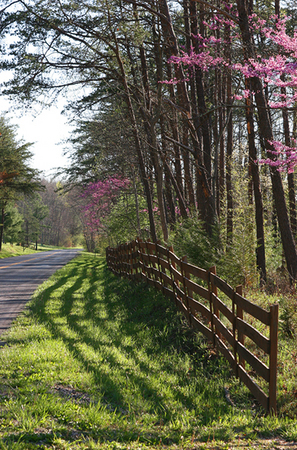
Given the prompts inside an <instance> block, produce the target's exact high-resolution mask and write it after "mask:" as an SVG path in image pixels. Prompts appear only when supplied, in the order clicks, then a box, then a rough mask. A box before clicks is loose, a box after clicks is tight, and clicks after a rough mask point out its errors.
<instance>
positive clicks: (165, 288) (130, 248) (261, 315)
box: [106, 240, 278, 414]
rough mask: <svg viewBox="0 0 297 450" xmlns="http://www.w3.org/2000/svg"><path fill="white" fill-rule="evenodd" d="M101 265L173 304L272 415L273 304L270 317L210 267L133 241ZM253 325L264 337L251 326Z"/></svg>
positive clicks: (274, 373)
mask: <svg viewBox="0 0 297 450" xmlns="http://www.w3.org/2000/svg"><path fill="white" fill-rule="evenodd" d="M106 260H107V265H108V268H109V269H110V270H111V271H112V272H113V273H114V274H116V275H120V276H125V277H129V278H131V279H134V280H142V281H146V282H147V283H148V284H150V285H152V286H154V287H155V288H157V289H159V290H161V291H162V292H163V294H164V295H166V296H168V297H170V298H171V299H172V300H174V301H175V303H176V305H177V307H178V308H179V310H180V311H182V313H183V314H184V315H185V317H186V318H187V320H188V322H189V325H190V326H191V327H192V328H193V329H195V330H198V331H200V332H201V333H203V334H204V335H205V336H206V338H207V339H208V340H209V341H211V342H212V343H213V345H214V346H215V347H216V348H217V349H218V350H220V352H221V353H222V354H223V355H224V357H225V358H226V359H227V360H228V361H229V363H230V365H231V367H232V369H233V370H234V372H235V374H236V376H237V377H239V378H240V379H241V380H242V381H243V382H244V384H245V385H246V386H247V387H248V389H249V390H250V391H251V393H252V394H253V395H254V397H255V398H256V399H257V400H258V401H259V402H260V403H261V405H262V406H263V408H264V409H266V410H267V411H270V412H273V413H274V414H276V377H277V335H278V305H277V304H276V305H273V306H270V309H269V311H267V310H265V309H263V308H261V307H260V306H258V305H256V304H254V303H252V302H250V301H249V300H247V299H246V298H244V297H243V296H242V287H241V286H238V287H237V288H236V289H235V290H234V289H233V288H232V287H231V286H230V285H229V284H228V283H226V282H225V281H223V280H222V279H221V278H219V277H218V276H217V275H216V269H215V267H212V268H211V269H209V270H204V269H201V268H199V267H196V266H194V265H192V264H189V263H188V262H187V260H186V257H184V258H182V259H179V258H178V257H177V256H176V255H175V254H174V252H173V248H172V247H171V248H165V247H163V246H161V245H160V244H159V243H157V244H155V243H152V242H150V241H148V242H142V241H141V240H135V241H132V242H130V243H128V244H124V245H120V246H119V247H117V248H110V247H108V248H107V249H106ZM199 283H200V284H199ZM218 290H219V291H220V297H221V298H219V296H218ZM222 298H223V300H224V301H223V300H222ZM256 321H257V324H258V326H257V328H259V329H260V330H261V331H264V330H265V331H266V335H267V336H269V337H266V336H265V335H264V334H262V332H260V331H258V329H256V328H255V327H254V326H253V325H254V324H255V322H256ZM247 347H248V348H247ZM264 361H265V362H264ZM246 362H247V363H248V365H249V370H246V367H245V363H246ZM257 376H260V377H262V378H263V379H264V380H265V381H266V382H267V384H266V386H267V388H265V390H266V391H267V392H268V395H267V394H266V393H265V392H264V391H263V389H261V388H260V387H259V386H258V384H257V383H256V381H255V379H254V378H255V377H257Z"/></svg>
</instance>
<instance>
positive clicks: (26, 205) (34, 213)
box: [18, 193, 48, 250]
mask: <svg viewBox="0 0 297 450" xmlns="http://www.w3.org/2000/svg"><path fill="white" fill-rule="evenodd" d="M18 209H19V211H20V212H21V214H22V216H23V227H22V228H23V229H22V244H23V245H26V246H27V247H29V245H30V243H31V242H34V243H35V250H37V247H38V238H39V237H40V233H41V229H42V221H43V220H44V219H45V218H46V216H47V215H48V207H47V206H46V205H45V204H44V203H43V201H42V197H41V195H40V194H39V193H35V194H34V195H32V196H30V197H26V198H24V200H23V201H21V202H19V203H18Z"/></svg>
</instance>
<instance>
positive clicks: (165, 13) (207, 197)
mask: <svg viewBox="0 0 297 450" xmlns="http://www.w3.org/2000/svg"><path fill="white" fill-rule="evenodd" d="M158 4H159V10H160V13H161V16H160V18H161V26H162V31H163V36H164V40H165V45H166V46H167V49H168V56H179V47H178V43H177V39H176V35H175V33H174V30H173V26H172V21H171V16H170V12H169V8H168V3H167V0H158ZM175 77H176V78H177V80H179V83H178V84H177V100H178V103H179V105H180V107H181V108H182V111H183V117H185V118H187V122H186V124H187V125H188V126H189V127H191V136H192V140H193V144H194V146H195V152H196V153H195V159H196V161H195V163H196V176H197V193H198V195H199V198H197V200H198V206H199V213H200V217H201V219H202V221H203V224H204V228H205V230H206V232H207V233H208V234H209V235H212V226H213V224H214V223H215V219H216V217H215V208H214V204H213V197H212V192H211V189H210V185H209V182H208V176H207V171H206V169H205V165H204V161H203V154H202V151H201V148H199V145H198V139H197V136H195V129H194V127H193V125H192V122H191V105H190V100H189V96H188V92H187V88H186V84H185V77H184V73H183V70H182V67H181V66H180V65H175Z"/></svg>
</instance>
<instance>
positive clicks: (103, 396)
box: [0, 253, 297, 450]
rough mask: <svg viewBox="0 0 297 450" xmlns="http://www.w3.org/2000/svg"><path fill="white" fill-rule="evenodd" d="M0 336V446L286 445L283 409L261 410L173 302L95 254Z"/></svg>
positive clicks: (293, 429)
mask: <svg viewBox="0 0 297 450" xmlns="http://www.w3.org/2000/svg"><path fill="white" fill-rule="evenodd" d="M1 338H2V340H5V341H6V345H5V346H3V347H2V348H1V349H0V354H1V367H0V376H1V378H0V449H1V450H2V449H4V450H31V449H59V450H64V449H65V450H66V449H75V450H76V449H83V450H85V449H99V448H100V449H128V448H129V449H132V450H133V449H161V448H168V449H172V450H173V449H177V448H178V449H190V448H197V449H198V448H199V449H217V450H224V449H225V450H226V449H231V448H234V449H235V448H236V449H237V448H238V449H239V448H241V449H243V448H257V449H258V450H261V449H262V448H267V449H268V448H271V449H272V448H278V447H276V446H275V445H276V444H275V440H276V441H277V442H279V441H278V439H279V438H284V439H287V440H297V424H296V420H295V418H294V417H292V415H291V410H289V411H287V413H286V412H285V411H284V410H283V411H282V413H281V414H280V416H279V417H272V416H267V415H265V414H264V412H263V411H262V410H261V409H260V407H259V406H258V405H257V404H256V403H255V402H254V400H253V398H252V397H251V395H250V394H249V392H248V390H247V389H246V388H245V387H244V386H243V385H242V384H240V383H239V382H238V381H237V380H236V379H235V378H234V377H233V375H232V373H231V372H230V370H229V367H228V364H227V363H226V362H225V361H224V360H223V359H222V358H219V357H218V356H217V355H216V354H215V352H214V351H213V350H212V349H211V347H209V346H208V344H207V343H206V342H205V341H203V340H202V338H201V337H200V336H199V335H194V334H192V333H191V331H190V330H189V328H188V327H187V326H186V324H185V323H184V321H183V319H182V318H181V317H180V315H179V314H177V312H176V308H175V305H174V304H171V303H170V302H169V300H167V299H164V297H162V295H161V294H159V293H156V292H155V291H153V290H151V289H149V288H148V287H147V286H146V285H143V284H138V285H137V284H132V283H130V282H129V281H128V280H126V279H119V278H116V277H115V276H114V275H112V274H111V273H110V272H109V271H108V270H107V269H106V266H105V262H104V259H103V258H101V257H94V256H93V255H90V254H87V253H85V254H82V255H80V256H79V257H77V258H75V259H74V260H72V261H71V262H70V263H68V264H67V266H65V267H64V268H63V269H61V270H60V271H58V272H57V273H56V274H55V275H53V276H52V277H51V278H50V279H49V280H48V281H47V282H45V283H44V284H43V285H42V286H40V287H39V289H38V290H37V291H36V292H35V294H34V297H33V299H32V301H31V302H30V304H29V305H28V308H27V309H26V310H25V311H24V313H23V314H21V315H20V316H19V318H18V319H17V320H16V322H15V323H14V325H13V327H12V328H11V329H10V330H9V331H8V332H6V333H5V334H4V335H2V336H1ZM286 339H287V338H286ZM288 342H289V340H288ZM288 345H289V344H288ZM282 350H283V349H282ZM287 351H289V347H287ZM287 356H288V355H287ZM282 376H284V377H285V371H284V372H283V375H282ZM281 382H282V383H284V382H286V380H285V379H282V381H281ZM290 382H291V383H292V385H293V384H294V381H293V378H292V379H291V381H290ZM295 386H296V382H295ZM292 389H293V387H292ZM226 393H229V394H230V395H231V399H232V402H233V405H231V404H230V403H229V402H228V401H227V399H226ZM290 398H291V397H290ZM282 402H283V403H285V398H284V391H283V390H281V391H280V395H279V398H278V403H279V405H282ZM264 438H265V439H266V440H263V439H264ZM292 448H294V447H292ZM295 448H296V447H295Z"/></svg>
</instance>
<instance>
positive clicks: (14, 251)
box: [0, 244, 69, 259]
mask: <svg viewBox="0 0 297 450" xmlns="http://www.w3.org/2000/svg"><path fill="white" fill-rule="evenodd" d="M33 247H34V248H33ZM57 249H68V250H69V247H55V246H53V245H40V244H38V250H37V251H36V250H35V244H32V246H31V247H22V246H21V245H17V244H14V245H12V244H2V250H1V251H0V259H2V258H8V257H11V256H21V255H29V254H31V253H39V252H41V251H43V252H44V251H49V250H57Z"/></svg>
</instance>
